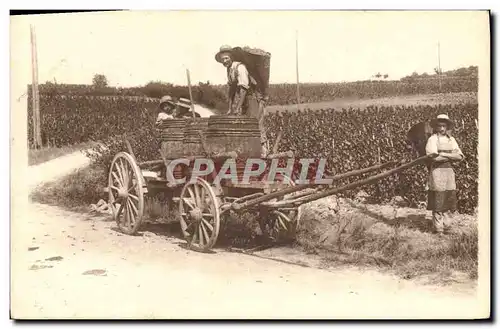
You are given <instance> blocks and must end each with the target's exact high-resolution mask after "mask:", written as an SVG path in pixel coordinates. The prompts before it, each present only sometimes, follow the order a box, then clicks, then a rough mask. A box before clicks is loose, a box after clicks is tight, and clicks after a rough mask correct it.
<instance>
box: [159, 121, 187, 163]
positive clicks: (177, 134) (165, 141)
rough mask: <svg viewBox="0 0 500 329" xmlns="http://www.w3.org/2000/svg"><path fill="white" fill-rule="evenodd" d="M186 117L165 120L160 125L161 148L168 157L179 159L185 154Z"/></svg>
mask: <svg viewBox="0 0 500 329" xmlns="http://www.w3.org/2000/svg"><path fill="white" fill-rule="evenodd" d="M185 126H186V119H171V120H165V121H163V122H162V124H161V125H160V126H159V127H158V129H159V130H160V140H161V149H162V151H163V152H164V153H165V155H166V156H167V159H178V158H182V157H184V156H185V154H184V129H185Z"/></svg>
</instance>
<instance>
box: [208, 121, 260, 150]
mask: <svg viewBox="0 0 500 329" xmlns="http://www.w3.org/2000/svg"><path fill="white" fill-rule="evenodd" d="M206 144H207V148H208V150H207V151H208V152H209V153H211V154H220V153H226V152H232V151H234V152H236V153H237V154H238V157H242V158H260V155H261V145H260V130H259V121H258V120H257V118H252V117H243V116H221V115H213V116H211V117H210V118H208V129H207V133H206Z"/></svg>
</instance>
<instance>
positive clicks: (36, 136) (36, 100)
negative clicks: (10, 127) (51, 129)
mask: <svg viewBox="0 0 500 329" xmlns="http://www.w3.org/2000/svg"><path fill="white" fill-rule="evenodd" d="M30 29H31V70H32V83H31V91H32V105H33V144H34V145H33V146H34V147H35V148H36V149H38V148H41V147H42V133H41V130H40V96H39V94H38V59H37V51H36V37H35V29H34V28H33V26H30Z"/></svg>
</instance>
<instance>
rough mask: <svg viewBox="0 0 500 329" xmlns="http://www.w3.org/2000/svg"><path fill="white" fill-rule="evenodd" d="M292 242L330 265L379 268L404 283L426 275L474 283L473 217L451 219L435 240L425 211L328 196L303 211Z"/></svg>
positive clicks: (475, 241)
mask: <svg viewBox="0 0 500 329" xmlns="http://www.w3.org/2000/svg"><path fill="white" fill-rule="evenodd" d="M332 205H335V206H332ZM297 243H298V244H299V245H301V246H302V247H304V248H305V249H306V250H308V251H311V250H313V251H314V252H315V253H318V254H320V255H321V256H322V257H323V259H324V261H325V263H327V264H330V265H332V264H335V263H338V264H352V265H357V266H378V267H381V268H386V269H390V270H393V271H395V272H396V273H397V274H399V275H400V276H401V277H403V278H407V279H410V278H416V277H421V276H426V275H428V276H433V277H434V278H436V279H438V281H440V282H446V281H449V280H452V278H453V277H455V276H456V275H457V274H458V275H462V274H466V276H467V277H468V278H469V279H476V278H477V252H478V230H477V223H476V221H475V218H474V217H473V216H465V215H457V214H456V215H453V218H452V225H451V230H450V232H449V234H447V235H445V236H443V237H439V236H437V235H435V234H434V233H432V228H431V225H430V220H429V218H426V214H425V210H419V209H409V208H395V207H392V206H390V205H367V204H362V203H356V202H352V201H348V200H339V202H338V203H337V201H336V200H335V198H334V197H331V198H326V199H322V200H318V201H316V202H314V203H311V204H308V205H306V206H304V211H303V218H302V221H301V224H300V227H299V231H298V239H297Z"/></svg>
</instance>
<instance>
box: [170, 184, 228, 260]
mask: <svg viewBox="0 0 500 329" xmlns="http://www.w3.org/2000/svg"><path fill="white" fill-rule="evenodd" d="M179 217H180V218H179V220H180V225H181V230H182V234H183V235H184V238H185V239H186V241H187V243H188V247H189V248H190V249H192V250H195V251H200V252H205V251H208V250H209V249H210V248H212V247H213V246H214V245H215V242H216V241H217V237H218V236H219V228H220V209H219V199H218V198H217V197H216V195H215V192H214V190H213V189H212V187H211V186H210V185H209V184H208V183H207V181H206V180H204V179H202V178H198V179H197V180H196V181H195V182H188V183H187V184H186V185H184V187H183V188H182V191H181V195H180V198H179Z"/></svg>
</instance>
